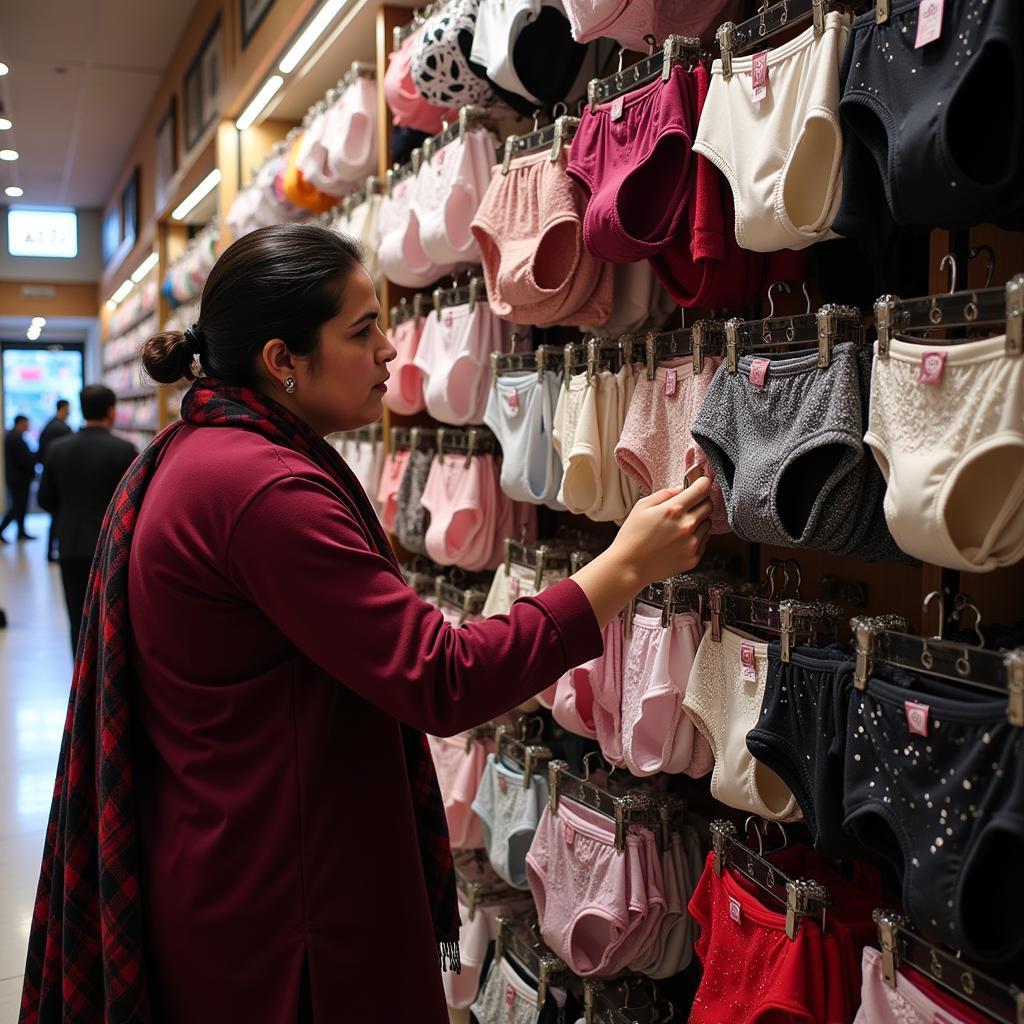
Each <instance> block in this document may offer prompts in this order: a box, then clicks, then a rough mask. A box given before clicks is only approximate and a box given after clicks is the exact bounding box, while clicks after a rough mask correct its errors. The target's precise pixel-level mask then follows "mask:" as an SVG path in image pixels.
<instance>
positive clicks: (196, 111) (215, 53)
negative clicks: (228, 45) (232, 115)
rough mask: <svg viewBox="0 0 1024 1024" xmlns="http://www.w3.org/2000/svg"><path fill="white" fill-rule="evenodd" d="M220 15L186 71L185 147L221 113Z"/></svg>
mask: <svg viewBox="0 0 1024 1024" xmlns="http://www.w3.org/2000/svg"><path fill="white" fill-rule="evenodd" d="M221 42H222V36H221V31H220V15H219V14H218V15H217V17H216V19H215V20H214V22H213V25H211V26H210V31H209V32H207V33H206V37H205V39H204V40H203V43H202V45H201V46H200V47H199V52H198V53H197V54H196V55H195V57H194V58H193V59H192V63H191V64H189V66H188V70H187V71H186V72H185V85H184V88H183V89H182V93H183V95H184V97H185V148H186V149H191V148H192V147H193V146H194V145H195V144H196V143H197V142H198V141H199V137H200V136H201V135H202V134H203V132H205V131H206V129H207V128H209V127H210V125H211V124H212V123H213V121H214V119H215V118H216V117H217V115H218V114H219V113H220V83H221V70H222V67H223V65H222V60H223V50H222V46H221Z"/></svg>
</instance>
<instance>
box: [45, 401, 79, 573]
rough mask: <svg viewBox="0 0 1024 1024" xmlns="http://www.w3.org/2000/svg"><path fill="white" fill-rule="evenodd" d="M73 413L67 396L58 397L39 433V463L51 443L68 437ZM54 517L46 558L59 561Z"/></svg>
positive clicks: (47, 541)
mask: <svg viewBox="0 0 1024 1024" xmlns="http://www.w3.org/2000/svg"><path fill="white" fill-rule="evenodd" d="M70 415H71V403H70V402H69V401H68V400H67V399H66V398H61V399H58V401H57V412H56V415H55V416H54V417H53V419H52V420H50V421H49V422H48V423H47V424H46V426H45V427H43V430H42V433H40V435H39V465H40V466H41V465H42V464H43V463H44V462H45V461H46V452H47V449H49V447H50V445H51V444H53V442H54V441H56V440H57V439H58V438H60V437H67V435H68V434H70V433H71V428H70V427H69V426H68V424H67V419H68V416H70ZM53 526H54V524H53V517H52V516H51V517H50V530H49V533H48V534H47V535H46V559H47V561H49V562H56V561H57V532H56V530H54V528H53Z"/></svg>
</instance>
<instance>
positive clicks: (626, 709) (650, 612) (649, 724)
mask: <svg viewBox="0 0 1024 1024" xmlns="http://www.w3.org/2000/svg"><path fill="white" fill-rule="evenodd" d="M700 638H701V629H700V623H699V622H698V620H697V616H696V615H692V614H690V613H685V614H680V615H673V616H672V620H671V622H670V623H669V625H668V626H667V627H663V626H662V624H661V612H660V611H658V610H656V609H653V608H647V607H645V606H644V605H638V606H637V609H636V611H635V612H634V614H633V618H632V622H631V629H630V636H629V640H628V642H627V644H626V651H625V664H624V667H623V677H622V724H621V727H622V751H623V757H624V759H625V762H626V767H627V768H628V769H629V771H630V772H631V773H632V774H633V775H637V776H641V777H643V776H648V775H656V774H657V773H658V772H669V773H673V774H678V773H680V772H686V774H687V775H690V776H692V777H693V778H700V777H701V776H702V775H707V773H708V772H709V771H711V769H712V767H713V756H712V753H711V747H710V746H709V745H708V741H707V740H706V739H705V737H704V736H703V734H702V733H701V732H700V731H698V730H697V729H695V728H694V724H693V721H692V720H691V719H690V717H689V715H688V714H687V713H686V712H685V710H684V706H683V698H684V695H685V693H686V688H687V684H688V682H689V679H690V672H691V670H692V668H693V662H694V657H695V655H696V653H697V646H698V644H699V643H700ZM573 671H579V670H578V669H576V670H573Z"/></svg>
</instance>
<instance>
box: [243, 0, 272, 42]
mask: <svg viewBox="0 0 1024 1024" xmlns="http://www.w3.org/2000/svg"><path fill="white" fill-rule="evenodd" d="M240 3H241V5H242V49H243V50H244V49H245V48H246V47H247V46H248V45H249V40H250V39H252V37H253V36H254V35H255V34H256V29H258V28H259V27H260V25H261V24H262V22H263V19H264V18H265V17H266V16H267V11H269V10H270V8H271V7H273V6H274V0H240Z"/></svg>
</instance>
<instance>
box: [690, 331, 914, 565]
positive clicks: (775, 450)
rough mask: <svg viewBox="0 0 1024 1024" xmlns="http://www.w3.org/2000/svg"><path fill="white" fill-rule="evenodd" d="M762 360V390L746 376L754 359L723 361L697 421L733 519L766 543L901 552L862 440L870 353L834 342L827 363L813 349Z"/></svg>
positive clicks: (889, 554)
mask: <svg viewBox="0 0 1024 1024" xmlns="http://www.w3.org/2000/svg"><path fill="white" fill-rule="evenodd" d="M858 350H860V351H858ZM865 356H866V357H867V362H865V358H864V357H865ZM763 358H767V359H768V360H769V367H768V371H767V375H766V377H765V382H764V386H763V387H758V386H756V385H754V384H752V383H751V381H750V370H751V365H752V363H753V359H754V357H751V356H744V357H743V358H741V359H740V360H739V365H738V370H737V372H736V373H734V374H731V373H729V371H728V369H727V367H726V364H725V363H722V365H721V366H719V368H718V370H717V371H716V372H715V376H714V378H713V379H712V381H711V386H710V387H709V388H708V392H707V395H706V396H705V398H704V402H703V404H702V406H701V409H700V412H699V413H698V415H697V419H696V421H695V422H694V424H693V430H692V433H693V436H694V438H695V439H696V441H697V443H698V444H699V445H700V446H701V448H703V449H704V452H705V453H706V454H707V457H708V460H709V461H710V462H711V465H712V467H713V468H714V471H715V475H716V477H717V479H718V482H719V484H720V485H721V488H722V494H723V495H724V497H725V503H726V509H727V511H728V514H729V525H730V526H731V527H732V528H733V530H734V531H735V532H736V534H737V535H738V536H739V537H741V538H743V539H744V540H748V541H755V542H760V543H763V544H776V545H779V546H782V547H794V548H795V547H801V548H817V549H820V550H824V551H833V552H836V553H837V554H857V555H861V556H863V557H865V558H895V557H900V555H899V550H898V549H897V547H896V545H895V543H894V542H893V540H892V538H891V536H890V535H889V532H888V529H886V528H885V525H884V516H882V515H881V500H882V494H883V485H882V480H881V475H880V474H879V472H878V468H877V466H876V465H875V461H874V459H873V458H872V456H871V455H870V453H865V449H864V445H863V441H862V438H863V436H864V423H865V419H866V416H865V413H866V408H867V403H866V398H867V394H868V381H869V379H870V359H871V356H870V353H869V352H868V351H867V350H866V349H863V347H862V346H856V345H852V344H849V343H843V344H839V345H836V346H835V348H834V349H833V352H832V360H831V362H830V364H829V366H827V367H823V368H819V366H818V363H817V360H818V354H817V351H816V350H815V351H811V352H806V351H805V352H793V353H782V354H774V355H767V356H764V357H763Z"/></svg>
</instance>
